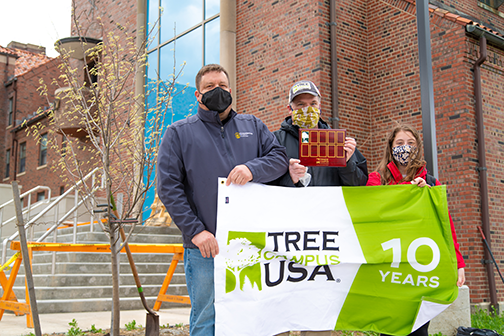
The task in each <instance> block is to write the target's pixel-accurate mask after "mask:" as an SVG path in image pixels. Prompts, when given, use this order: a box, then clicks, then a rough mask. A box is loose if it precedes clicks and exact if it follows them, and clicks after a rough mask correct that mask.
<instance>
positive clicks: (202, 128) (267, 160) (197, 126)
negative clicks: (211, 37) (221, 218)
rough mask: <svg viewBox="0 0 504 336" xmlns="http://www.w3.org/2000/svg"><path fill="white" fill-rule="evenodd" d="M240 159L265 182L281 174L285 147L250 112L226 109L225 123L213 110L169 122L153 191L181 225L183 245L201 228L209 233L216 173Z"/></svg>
mask: <svg viewBox="0 0 504 336" xmlns="http://www.w3.org/2000/svg"><path fill="white" fill-rule="evenodd" d="M240 164H245V165H246V166H247V167H248V168H249V169H250V171H251V172H252V176H253V178H252V181H253V182H259V183H265V182H269V181H272V180H275V179H276V178H278V177H279V176H282V175H283V174H284V173H285V172H286V171H287V169H288V166H289V163H288V160H287V155H286V153H285V148H284V147H282V146H280V145H279V144H278V141H277V140H276V138H275V136H274V135H273V134H272V133H271V132H270V131H269V130H268V128H267V127H266V125H265V124H264V123H263V122H262V121H261V120H259V119H258V118H256V117H255V116H252V115H246V114H237V113H236V112H235V111H233V110H231V112H230V114H229V117H228V119H227V121H226V122H225V124H223V123H222V122H221V120H220V118H219V115H218V113H217V112H215V111H207V110H203V109H202V108H200V107H198V113H197V114H196V115H194V116H190V117H188V118H186V119H184V120H180V121H177V122H175V123H173V124H172V125H170V126H169V127H168V128H167V130H166V133H165V134H164V136H163V140H162V141H161V146H160V148H159V153H158V163H157V192H158V195H159V199H160V200H161V201H162V202H163V204H164V205H165V207H166V210H167V211H168V213H169V214H170V215H171V217H172V219H173V221H174V222H175V224H176V225H177V226H178V227H179V228H180V230H181V231H182V236H183V239H184V247H186V248H197V246H196V245H194V244H193V243H192V242H191V240H192V238H193V237H194V236H195V235H196V234H198V233H200V232H201V231H203V230H207V231H210V232H211V233H213V234H214V235H215V230H216V220H217V179H218V178H219V177H227V176H228V175H229V172H231V170H232V169H233V168H234V167H235V166H237V165H240Z"/></svg>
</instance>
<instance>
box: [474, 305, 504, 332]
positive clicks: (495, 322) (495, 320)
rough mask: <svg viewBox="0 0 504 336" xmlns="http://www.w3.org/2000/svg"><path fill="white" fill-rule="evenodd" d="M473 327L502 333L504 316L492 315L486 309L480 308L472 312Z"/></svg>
mask: <svg viewBox="0 0 504 336" xmlns="http://www.w3.org/2000/svg"><path fill="white" fill-rule="evenodd" d="M471 327H473V328H479V329H491V330H495V331H496V332H497V333H498V334H501V335H502V334H504V317H503V316H502V315H501V316H496V315H492V314H491V313H490V312H489V311H488V310H486V309H478V310H477V311H476V312H475V313H474V314H471Z"/></svg>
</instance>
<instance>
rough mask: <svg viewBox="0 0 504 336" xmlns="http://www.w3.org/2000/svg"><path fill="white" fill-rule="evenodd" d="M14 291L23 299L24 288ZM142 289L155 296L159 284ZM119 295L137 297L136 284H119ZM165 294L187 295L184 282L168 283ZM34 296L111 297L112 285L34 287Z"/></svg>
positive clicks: (144, 286) (53, 298)
mask: <svg viewBox="0 0 504 336" xmlns="http://www.w3.org/2000/svg"><path fill="white" fill-rule="evenodd" d="M13 289H14V293H15V294H16V297H17V298H18V299H23V300H24V299H25V292H26V291H25V288H24V286H23V287H18V286H16V287H14V288H13ZM142 289H143V291H144V295H145V296H152V297H157V296H158V294H159V290H160V289H161V285H144V284H142ZM119 292H120V296H121V297H139V295H138V289H137V287H136V285H131V284H130V285H124V284H123V285H120V288H119ZM167 294H171V295H187V289H186V287H185V285H184V284H170V286H169V287H168V291H167ZM35 296H36V298H37V302H40V301H44V300H45V301H47V300H79V299H93V298H112V285H110V282H109V284H108V285H106V286H87V287H83V286H66V287H60V286H58V287H38V286H37V287H36V288H35Z"/></svg>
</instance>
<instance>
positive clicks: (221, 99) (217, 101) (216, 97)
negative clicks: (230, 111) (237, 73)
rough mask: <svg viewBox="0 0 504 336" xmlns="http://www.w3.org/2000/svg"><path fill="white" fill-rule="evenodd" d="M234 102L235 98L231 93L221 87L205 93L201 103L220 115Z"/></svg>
mask: <svg viewBox="0 0 504 336" xmlns="http://www.w3.org/2000/svg"><path fill="white" fill-rule="evenodd" d="M232 102H233V98H232V97H231V93H229V92H228V91H226V90H224V89H222V88H220V87H216V88H215V89H213V90H211V91H208V92H205V93H204V94H203V95H202V97H201V103H202V104H203V105H205V106H206V107H207V108H208V109H209V110H211V111H217V112H219V113H222V112H224V111H225V110H226V109H227V108H228V107H229V105H231V103H232Z"/></svg>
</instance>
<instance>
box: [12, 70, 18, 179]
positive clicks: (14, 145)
mask: <svg viewBox="0 0 504 336" xmlns="http://www.w3.org/2000/svg"><path fill="white" fill-rule="evenodd" d="M12 85H14V87H13V90H14V99H13V100H14V102H13V104H12V105H13V106H12V125H13V130H14V129H15V128H16V110H17V96H18V94H17V78H14V83H13V84H12ZM16 136H17V132H12V152H13V153H12V154H13V155H12V156H11V160H14V174H13V175H12V180H13V181H16V180H17V162H18V161H17V160H18V148H19V146H18V141H17V139H16ZM14 152H15V153H14Z"/></svg>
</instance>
